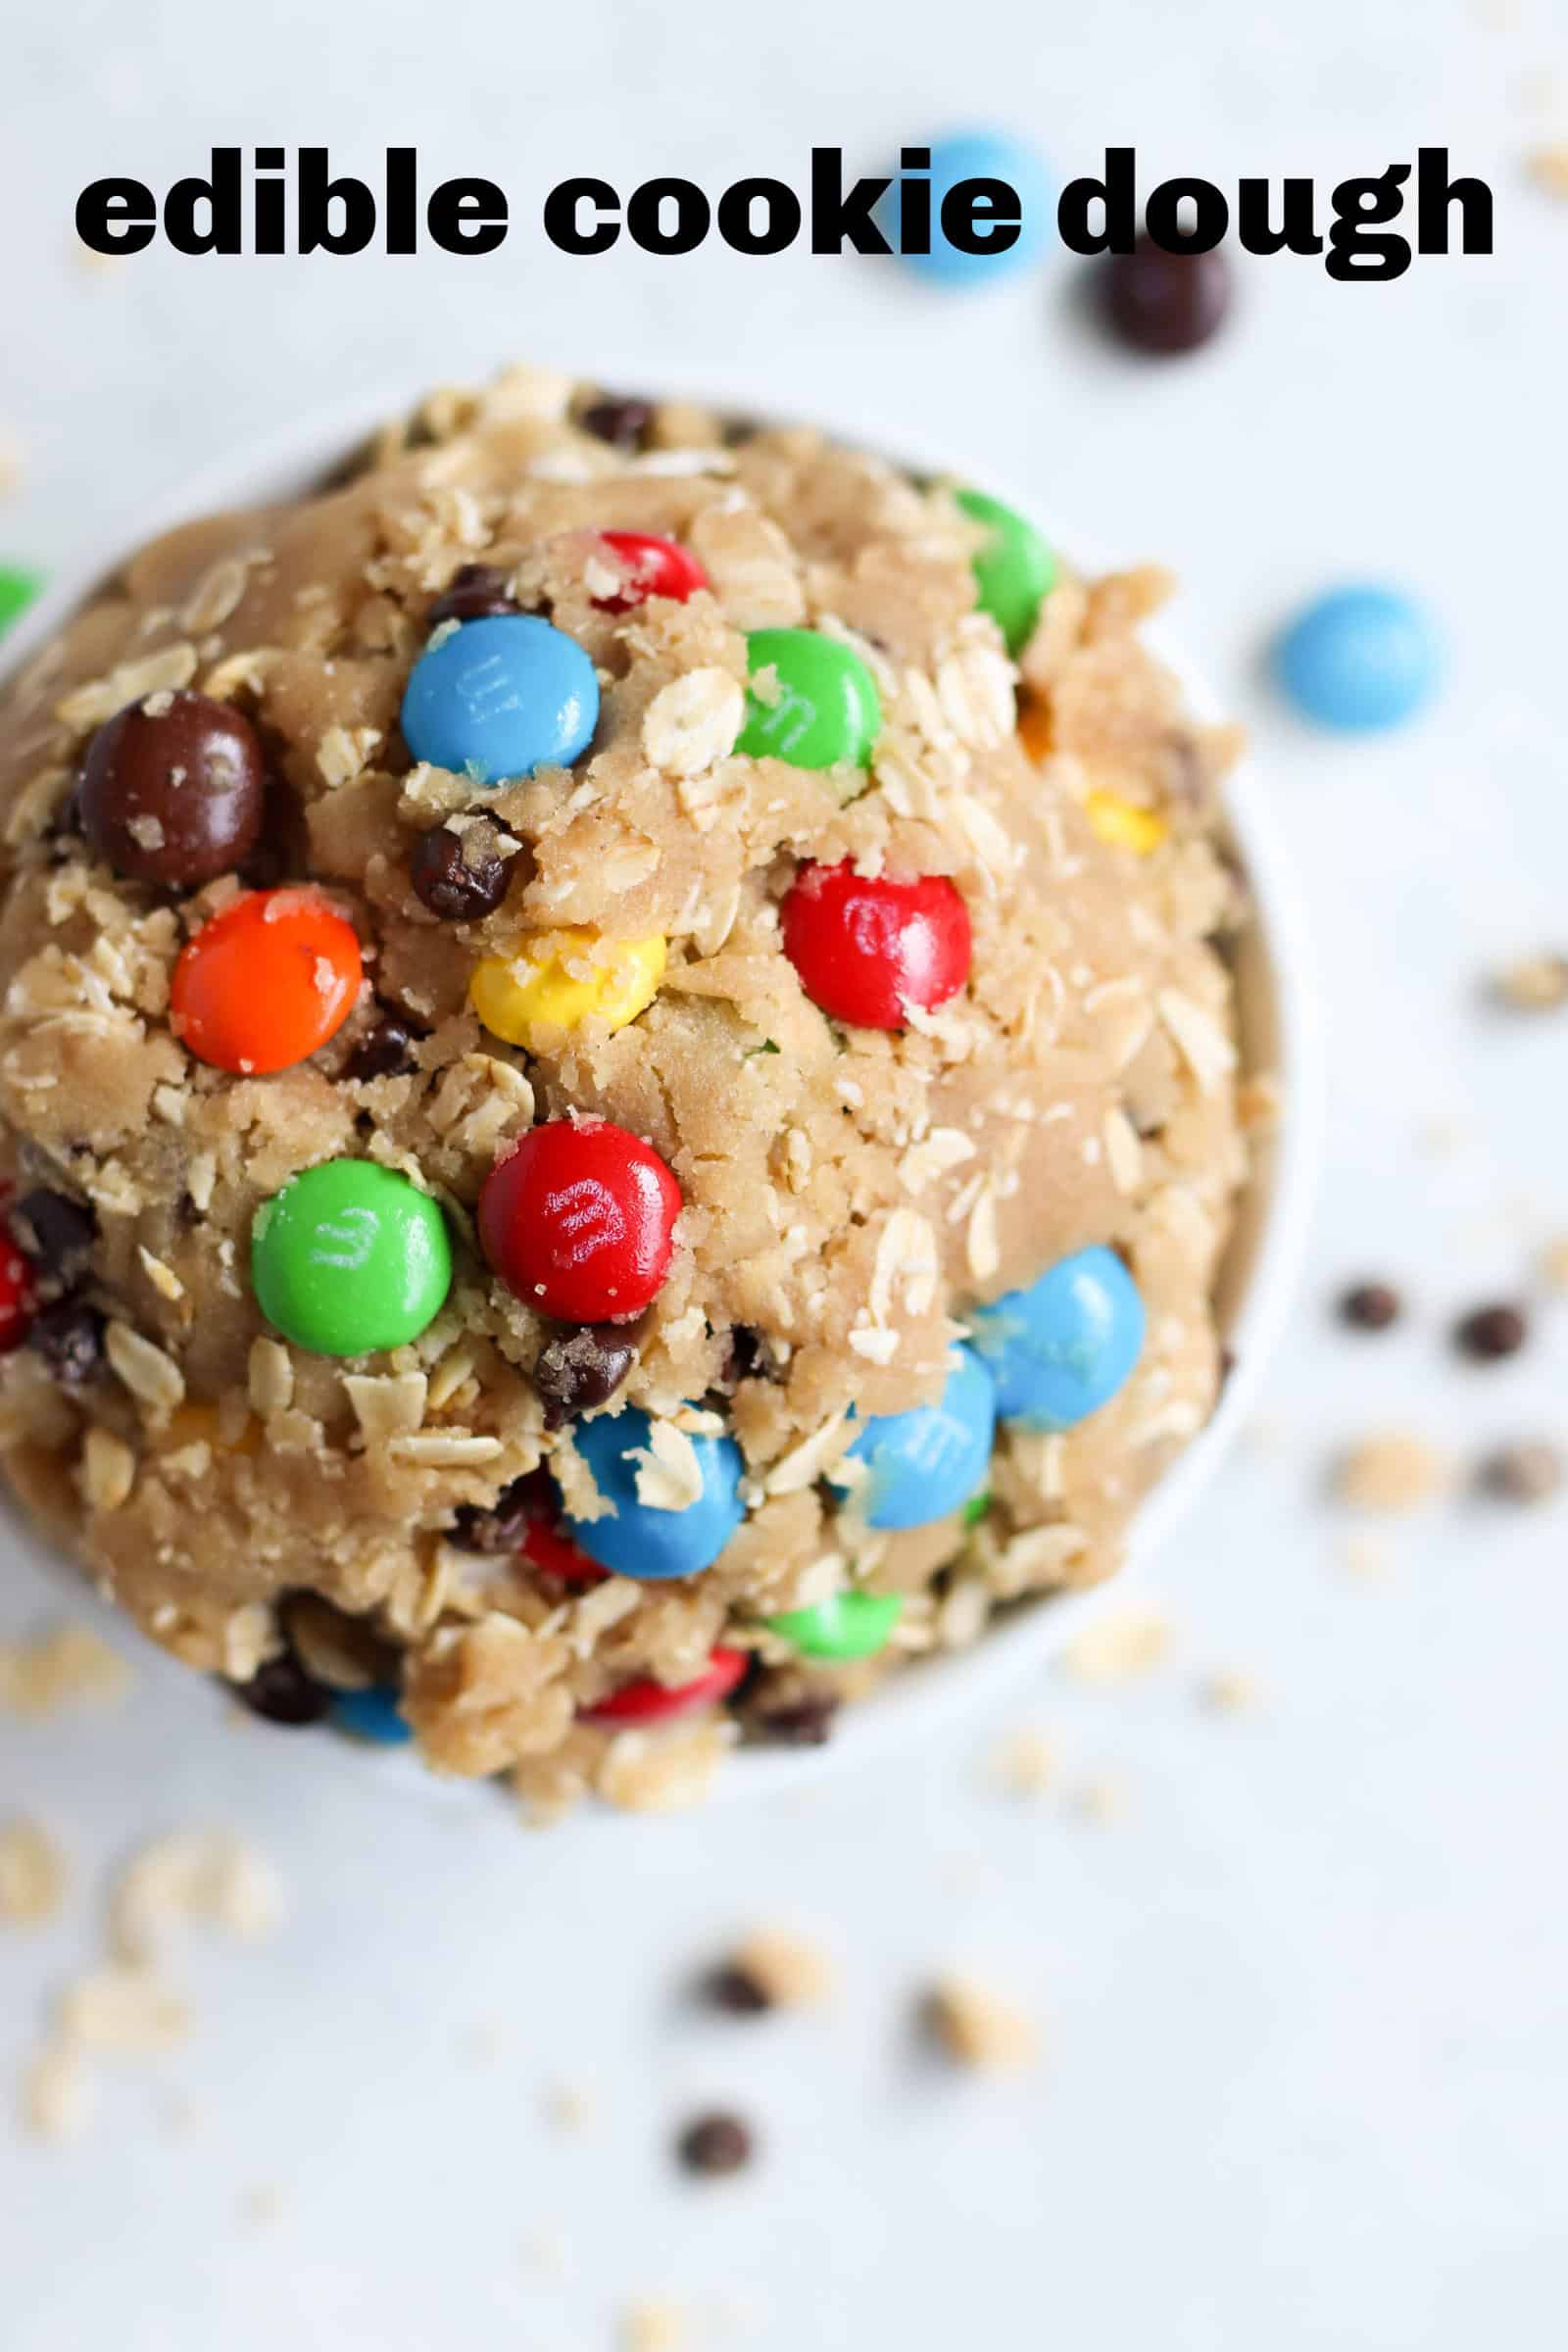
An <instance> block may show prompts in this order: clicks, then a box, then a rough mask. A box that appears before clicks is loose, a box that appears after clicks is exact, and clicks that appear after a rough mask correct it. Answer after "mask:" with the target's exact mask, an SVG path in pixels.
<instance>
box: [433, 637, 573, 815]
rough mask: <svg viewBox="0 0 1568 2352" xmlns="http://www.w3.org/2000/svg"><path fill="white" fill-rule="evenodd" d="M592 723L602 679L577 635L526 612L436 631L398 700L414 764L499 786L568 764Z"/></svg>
mask: <svg viewBox="0 0 1568 2352" xmlns="http://www.w3.org/2000/svg"><path fill="white" fill-rule="evenodd" d="M598 723H599V680H598V678H597V677H596V676H595V675H594V665H593V663H592V662H590V661H589V659H588V657H587V655H586V654H585V653H584V652H583V650H582V647H581V646H580V645H579V644H578V643H577V641H576V639H575V638H574V637H567V636H565V635H564V633H563V631H562V630H560V629H558V628H554V627H552V625H551V623H550V622H549V621H548V620H541V619H540V618H539V617H538V615H537V614H536V613H495V614H493V615H492V616H491V617H490V618H488V619H485V620H470V621H466V622H464V623H463V624H462V625H461V626H452V625H450V624H449V626H448V627H447V628H446V629H445V630H438V631H437V632H436V635H435V636H434V637H433V638H432V639H431V641H430V643H429V645H428V646H427V647H426V648H425V650H424V652H423V653H422V654H421V655H420V656H419V659H418V660H417V662H416V663H415V664H414V668H413V670H412V671H411V672H410V675H409V682H408V685H407V686H406V688H405V689H404V694H403V740H404V741H405V743H406V744H407V745H408V747H409V749H410V751H411V752H412V753H413V754H414V757H415V759H416V760H428V761H429V763H430V765H431V766H432V767H446V768H450V769H451V770H452V771H453V772H454V774H456V775H460V776H461V775H468V776H471V777H472V779H473V781H474V783H475V784H504V783H506V782H508V781H509V780H510V779H511V778H512V777H514V776H531V775H532V774H533V771H534V769H535V768H536V767H569V766H570V765H571V762H572V761H573V760H575V759H576V758H577V757H578V755H579V754H580V753H581V752H583V751H585V750H586V749H587V747H588V744H589V743H590V741H591V740H592V737H593V731H594V728H595V727H596V726H597V725H598Z"/></svg>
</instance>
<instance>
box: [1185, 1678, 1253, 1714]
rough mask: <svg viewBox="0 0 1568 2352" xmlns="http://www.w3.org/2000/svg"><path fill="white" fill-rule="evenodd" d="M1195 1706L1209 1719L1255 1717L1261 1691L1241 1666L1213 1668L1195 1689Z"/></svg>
mask: <svg viewBox="0 0 1568 2352" xmlns="http://www.w3.org/2000/svg"><path fill="white" fill-rule="evenodd" d="M1198 1699H1199V1704H1200V1705H1201V1707H1202V1708H1203V1709H1204V1711H1205V1713H1207V1714H1210V1715H1251V1714H1255V1713H1256V1711H1257V1708H1258V1706H1259V1704H1260V1703H1261V1699H1262V1689H1261V1686H1260V1684H1259V1683H1258V1679H1257V1677H1256V1675H1255V1674H1251V1673H1250V1672H1249V1671H1248V1669H1247V1668H1246V1667H1245V1666H1213V1667H1210V1669H1209V1671H1208V1672H1207V1673H1206V1674H1205V1675H1203V1676H1202V1677H1201V1680H1200V1682H1199V1685H1198Z"/></svg>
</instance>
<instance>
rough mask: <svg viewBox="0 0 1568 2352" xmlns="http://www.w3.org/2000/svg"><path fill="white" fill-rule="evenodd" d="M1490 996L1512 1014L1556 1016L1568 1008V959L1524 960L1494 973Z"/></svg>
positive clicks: (1536, 957) (1555, 956)
mask: <svg viewBox="0 0 1568 2352" xmlns="http://www.w3.org/2000/svg"><path fill="white" fill-rule="evenodd" d="M1492 994H1493V996H1494V997H1495V998H1496V1000H1497V1002H1498V1003H1499V1004H1501V1005H1507V1006H1508V1008H1509V1009H1510V1011H1513V1012H1555V1011H1556V1009H1557V1008H1558V1006H1559V1005H1568V956H1559V955H1552V954H1545V953H1543V954H1541V955H1538V956H1523V957H1521V959H1520V960H1519V961H1518V962H1517V963H1510V964H1507V965H1505V966H1504V967H1503V969H1502V970H1501V971H1500V972H1495V973H1494V975H1493V979H1492Z"/></svg>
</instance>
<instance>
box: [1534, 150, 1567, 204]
mask: <svg viewBox="0 0 1568 2352" xmlns="http://www.w3.org/2000/svg"><path fill="white" fill-rule="evenodd" d="M1525 169H1526V171H1527V172H1529V174H1530V176H1531V178H1532V179H1533V180H1534V181H1535V183H1536V186H1537V187H1538V188H1544V190H1545V192H1546V194H1547V195H1548V196H1560V197H1562V198H1563V199H1564V200H1565V201H1568V139H1559V140H1557V141H1556V142H1555V143H1554V144H1553V145H1552V146H1550V147H1538V148H1537V149H1536V151H1535V153H1534V154H1533V155H1532V156H1529V157H1528V158H1527V159H1526V163H1525Z"/></svg>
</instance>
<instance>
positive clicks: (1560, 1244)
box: [1540, 1233, 1568, 1291]
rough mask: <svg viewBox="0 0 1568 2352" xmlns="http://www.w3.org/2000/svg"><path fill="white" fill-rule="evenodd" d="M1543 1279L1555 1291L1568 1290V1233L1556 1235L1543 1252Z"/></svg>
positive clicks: (1541, 1262) (1541, 1261)
mask: <svg viewBox="0 0 1568 2352" xmlns="http://www.w3.org/2000/svg"><path fill="white" fill-rule="evenodd" d="M1540 1265H1541V1279H1542V1281H1543V1282H1544V1283H1545V1284H1546V1286H1547V1288H1548V1289H1550V1290H1553V1291H1568V1233H1564V1234H1557V1235H1554V1236H1553V1238H1552V1239H1551V1240H1550V1241H1549V1242H1547V1243H1546V1245H1545V1247H1544V1249H1543V1250H1542V1252H1541V1260H1540Z"/></svg>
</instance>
